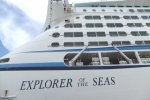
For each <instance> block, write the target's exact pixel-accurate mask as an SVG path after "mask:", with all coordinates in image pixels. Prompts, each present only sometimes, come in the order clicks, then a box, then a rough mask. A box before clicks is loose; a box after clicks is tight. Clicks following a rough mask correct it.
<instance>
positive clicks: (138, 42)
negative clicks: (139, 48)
mask: <svg viewBox="0 0 150 100" xmlns="http://www.w3.org/2000/svg"><path fill="white" fill-rule="evenodd" d="M135 44H137V45H143V44H144V41H135Z"/></svg>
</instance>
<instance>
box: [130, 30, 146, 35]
mask: <svg viewBox="0 0 150 100" xmlns="http://www.w3.org/2000/svg"><path fill="white" fill-rule="evenodd" d="M131 35H133V36H149V34H148V33H147V31H139V32H138V31H132V32H131Z"/></svg>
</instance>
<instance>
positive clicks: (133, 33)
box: [131, 31, 140, 36]
mask: <svg viewBox="0 0 150 100" xmlns="http://www.w3.org/2000/svg"><path fill="white" fill-rule="evenodd" d="M131 35H133V36H140V34H139V33H138V31H132V32H131Z"/></svg>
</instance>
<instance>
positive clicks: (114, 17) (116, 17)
mask: <svg viewBox="0 0 150 100" xmlns="http://www.w3.org/2000/svg"><path fill="white" fill-rule="evenodd" d="M112 18H113V19H120V17H119V16H112Z"/></svg>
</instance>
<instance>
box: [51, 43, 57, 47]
mask: <svg viewBox="0 0 150 100" xmlns="http://www.w3.org/2000/svg"><path fill="white" fill-rule="evenodd" d="M51 46H52V47H58V46H59V43H58V42H53V43H52V44H51Z"/></svg>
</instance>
